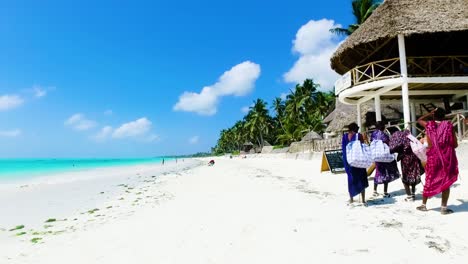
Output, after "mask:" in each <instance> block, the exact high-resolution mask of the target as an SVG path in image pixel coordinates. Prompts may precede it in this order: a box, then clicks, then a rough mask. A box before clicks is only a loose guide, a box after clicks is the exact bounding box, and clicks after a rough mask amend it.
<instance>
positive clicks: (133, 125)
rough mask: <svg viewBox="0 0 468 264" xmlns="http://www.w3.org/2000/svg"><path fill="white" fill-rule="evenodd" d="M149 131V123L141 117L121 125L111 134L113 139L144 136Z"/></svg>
mask: <svg viewBox="0 0 468 264" xmlns="http://www.w3.org/2000/svg"><path fill="white" fill-rule="evenodd" d="M150 129H151V121H149V120H148V119H147V118H146V117H142V118H140V119H137V120H135V121H132V122H128V123H125V124H122V125H121V126H120V127H118V128H117V129H116V130H115V131H114V132H113V133H112V137H113V138H129V137H133V138H134V137H140V136H144V135H146V134H147V133H148V132H149V131H150Z"/></svg>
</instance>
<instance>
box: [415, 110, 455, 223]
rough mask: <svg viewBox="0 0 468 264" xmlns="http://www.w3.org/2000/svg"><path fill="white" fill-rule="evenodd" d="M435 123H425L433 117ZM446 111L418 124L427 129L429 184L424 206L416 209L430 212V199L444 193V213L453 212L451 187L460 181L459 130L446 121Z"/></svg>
mask: <svg viewBox="0 0 468 264" xmlns="http://www.w3.org/2000/svg"><path fill="white" fill-rule="evenodd" d="M431 115H432V116H433V117H434V120H433V121H425V119H426V118H428V117H429V116H431ZM444 118H445V110H444V109H442V108H436V109H435V110H434V111H432V112H430V113H429V114H426V115H424V116H422V117H420V118H419V119H418V123H419V124H420V125H421V126H423V127H424V128H426V135H427V143H428V148H427V152H426V154H427V163H426V184H425V185H424V191H423V200H422V205H420V206H418V207H417V208H416V209H418V210H420V211H427V207H426V203H427V200H428V199H429V198H430V197H432V196H435V195H437V194H439V193H442V203H441V209H440V212H441V214H443V215H445V214H450V213H453V210H451V209H448V208H447V202H448V199H449V196H450V186H452V184H454V183H455V182H456V181H457V180H458V173H459V172H458V159H457V154H456V153H455V148H457V147H458V142H457V137H456V135H455V130H454V129H453V125H452V123H451V122H450V121H447V120H444Z"/></svg>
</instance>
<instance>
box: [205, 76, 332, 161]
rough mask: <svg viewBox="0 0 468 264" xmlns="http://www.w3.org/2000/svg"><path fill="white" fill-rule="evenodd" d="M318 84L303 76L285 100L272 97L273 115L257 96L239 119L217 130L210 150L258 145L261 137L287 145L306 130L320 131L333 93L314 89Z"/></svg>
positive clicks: (238, 149) (235, 148) (262, 144)
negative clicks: (217, 136)
mask: <svg viewBox="0 0 468 264" xmlns="http://www.w3.org/2000/svg"><path fill="white" fill-rule="evenodd" d="M319 87H320V86H319V85H318V84H316V83H314V81H313V80H305V81H304V83H303V84H302V85H299V84H298V85H296V87H295V88H294V90H291V91H290V93H289V94H288V95H287V96H286V99H285V100H283V99H281V98H279V97H277V98H275V99H274V101H273V107H272V109H273V111H274V113H275V116H270V114H269V111H268V109H267V103H266V102H265V101H264V100H262V99H257V100H256V101H254V104H253V106H251V107H250V110H249V112H248V113H247V115H246V116H245V117H244V118H243V120H240V121H237V122H236V123H235V124H234V126H232V127H231V128H228V129H224V130H222V131H221V133H220V137H219V139H218V142H217V145H216V146H215V147H214V148H213V149H212V152H213V153H214V154H216V155H220V154H223V153H233V152H235V151H236V152H238V151H240V150H242V147H243V144H244V143H245V142H252V143H253V144H254V145H256V146H258V147H259V148H262V147H263V146H264V144H265V141H268V142H269V143H272V144H276V145H282V146H283V145H286V146H289V144H291V143H292V142H295V141H299V140H301V139H302V137H303V136H304V135H305V134H306V133H307V132H309V131H315V132H318V133H322V132H323V129H324V128H325V127H324V125H323V123H322V120H323V118H324V117H325V116H326V115H327V113H328V112H329V111H330V110H331V109H332V107H333V106H334V102H335V95H334V93H333V92H321V91H318V88H319Z"/></svg>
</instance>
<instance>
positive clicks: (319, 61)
mask: <svg viewBox="0 0 468 264" xmlns="http://www.w3.org/2000/svg"><path fill="white" fill-rule="evenodd" d="M335 27H341V25H339V24H335V22H334V21H333V20H329V19H321V20H310V21H309V22H308V23H307V24H305V25H303V26H302V27H301V28H300V29H299V30H298V31H297V33H296V39H295V40H294V41H293V49H292V50H293V51H294V52H296V53H298V54H299V59H298V60H297V61H296V62H295V63H294V65H293V67H292V68H291V69H290V70H289V71H288V72H286V73H285V74H284V75H283V78H284V80H285V81H286V82H288V83H302V82H303V81H304V80H305V79H308V78H309V79H310V78H312V79H314V81H315V82H316V83H319V84H320V86H321V87H322V88H323V89H325V90H330V89H332V88H333V84H334V83H335V81H336V79H338V77H339V75H338V74H337V73H335V71H333V70H332V69H331V67H330V58H331V56H332V54H333V52H335V50H336V49H337V48H338V46H339V44H340V42H339V40H338V38H337V36H336V35H335V34H333V33H331V32H330V29H331V28H335Z"/></svg>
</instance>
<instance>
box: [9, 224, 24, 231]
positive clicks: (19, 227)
mask: <svg viewBox="0 0 468 264" xmlns="http://www.w3.org/2000/svg"><path fill="white" fill-rule="evenodd" d="M23 228H24V225H18V226H15V227H14V228H12V229H10V231H15V230H20V229H23Z"/></svg>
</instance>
